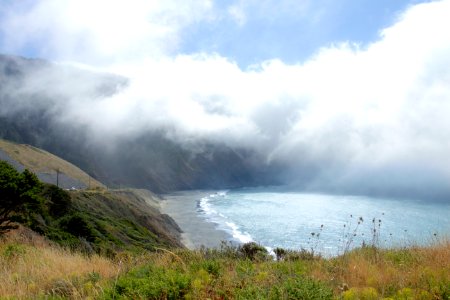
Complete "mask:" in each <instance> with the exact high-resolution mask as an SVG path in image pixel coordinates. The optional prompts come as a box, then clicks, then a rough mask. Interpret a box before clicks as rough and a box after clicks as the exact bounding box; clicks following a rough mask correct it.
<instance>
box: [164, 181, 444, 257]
mask: <svg viewBox="0 0 450 300" xmlns="http://www.w3.org/2000/svg"><path fill="white" fill-rule="evenodd" d="M188 198H189V199H190V202H189V201H186V199H188ZM168 199H169V204H168V206H169V209H168V210H167V213H168V214H169V215H171V216H172V217H174V219H175V221H177V222H178V223H179V225H180V226H181V228H182V229H183V230H185V233H186V239H187V240H190V242H191V248H194V247H198V246H199V245H200V244H202V245H205V246H215V245H217V243H218V241H217V238H219V237H220V239H222V240H223V239H227V240H230V241H233V242H237V243H246V242H250V241H254V242H257V243H259V244H261V245H263V246H265V247H267V248H268V249H269V250H270V249H274V248H276V247H282V248H286V249H297V250H298V249H302V248H303V249H307V250H313V251H315V252H316V253H321V254H322V255H325V256H332V255H338V254H340V253H343V252H344V251H347V250H350V249H352V248H354V247H357V246H361V245H362V244H363V243H364V244H366V245H376V246H380V247H392V246H394V247H401V246H410V245H423V244H429V243H431V242H433V241H436V240H440V239H442V238H445V237H446V238H448V237H449V234H450V203H435V202H427V201H420V200H408V199H387V198H372V197H364V196H343V195H325V194H308V193H300V192H288V191H280V190H279V189H270V188H258V189H240V190H229V191H196V192H185V193H177V194H176V196H175V195H172V196H169V197H168ZM187 203H190V204H187ZM170 206H172V208H170ZM174 207H177V208H176V209H174ZM177 211H178V215H177ZM174 213H175V214H174ZM180 213H181V214H184V213H188V214H189V213H190V214H191V215H189V216H185V218H184V219H183V218H181V219H180ZM194 219H195V220H194ZM180 221H181V222H180ZM192 222H194V223H195V222H197V224H196V225H194V226H192V224H189V223H192ZM202 222H203V223H202ZM180 223H181V224H180ZM202 224H203V225H202ZM202 226H204V227H208V226H209V227H208V228H210V229H211V228H213V230H215V231H217V232H218V233H221V234H219V235H218V236H216V235H215V234H213V233H212V231H211V230H209V231H208V230H207V231H204V228H202V230H199V229H200V227H202Z"/></svg>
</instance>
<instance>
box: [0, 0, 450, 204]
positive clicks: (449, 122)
mask: <svg viewBox="0 0 450 300" xmlns="http://www.w3.org/2000/svg"><path fill="white" fill-rule="evenodd" d="M28 2H29V1H24V2H23V4H2V6H3V7H2V9H3V12H4V16H3V18H2V20H1V21H0V23H1V24H0V27H1V28H2V29H1V30H2V32H3V35H4V38H3V41H2V42H3V43H4V45H7V49H9V51H10V53H15V51H18V50H20V49H23V48H24V47H26V46H27V45H28V44H29V43H30V41H34V42H36V44H41V47H36V49H34V51H35V52H36V53H37V55H39V56H41V57H43V58H45V57H52V58H54V59H53V60H54V61H55V63H56V64H58V65H60V66H76V67H77V68H82V69H88V70H90V71H95V72H108V73H110V74H115V75H117V76H120V78H124V79H123V81H120V82H119V83H120V84H117V85H116V86H114V87H109V88H108V89H107V90H108V91H106V92H105V90H101V91H98V86H101V83H99V82H95V81H93V80H94V79H93V78H94V77H89V78H74V76H73V75H71V74H70V72H69V73H68V74H65V75H64V74H61V73H57V74H55V73H52V72H51V71H48V70H47V71H45V69H44V71H40V73H39V74H34V73H33V75H32V76H31V75H30V76H28V77H27V79H26V80H25V81H24V82H21V84H20V85H18V86H14V87H7V88H6V87H3V89H5V88H6V89H11V91H10V93H14V94H15V95H19V94H20V93H29V92H30V91H33V90H38V89H41V90H42V91H43V92H45V93H47V94H51V95H53V96H55V95H57V96H59V97H56V98H59V99H60V100H59V101H60V102H58V103H56V104H55V103H54V104H52V105H53V106H52V107H53V109H55V110H57V113H55V114H54V118H57V119H58V121H59V122H67V123H71V124H79V126H84V127H86V128H87V130H88V132H89V135H90V136H91V137H92V139H93V140H96V141H99V140H100V141H101V142H103V143H112V142H113V141H115V140H117V139H120V138H121V137H130V136H136V137H137V136H139V135H140V134H142V133H143V132H148V131H156V130H160V129H164V130H165V132H166V133H167V136H168V137H169V138H170V139H173V140H174V141H176V142H177V143H180V144H181V145H183V147H186V148H189V147H194V146H195V144H196V143H195V141H208V142H211V143H224V144H226V145H227V146H229V147H232V148H246V149H250V150H253V151H255V152H256V153H259V154H260V155H261V156H262V157H264V161H261V163H262V164H272V163H277V164H281V165H283V166H284V167H285V172H283V174H277V176H281V178H282V179H283V182H284V183H286V184H290V185H291V186H293V187H297V188H300V189H302V190H307V191H318V192H337V193H356V194H367V195H372V194H375V195H382V196H387V197H396V196H404V195H410V196H417V197H427V198H436V199H440V200H444V201H448V199H450V156H449V153H450V85H449V82H450V55H449V53H450V36H449V35H448V28H450V24H449V23H450V19H449V18H448V16H449V15H450V1H434V2H429V3H424V4H418V5H414V6H411V7H410V8H408V9H407V10H406V11H405V12H403V13H402V14H400V15H399V16H398V19H397V20H396V22H395V23H394V24H392V25H391V26H390V27H387V28H384V29H383V30H381V31H380V34H379V38H378V39H377V40H376V41H374V42H372V43H369V44H364V45H359V44H354V43H352V42H351V41H344V42H341V43H336V44H333V45H324V47H323V48H321V49H318V50H317V52H316V53H315V54H314V55H313V56H311V57H310V58H309V59H307V60H304V61H299V62H298V63H295V64H288V63H285V62H283V61H282V60H281V59H278V58H274V59H272V60H267V61H262V62H260V63H257V64H253V65H249V66H240V65H238V64H237V63H236V62H234V61H233V60H232V59H229V58H227V57H224V56H222V55H221V54H219V53H195V54H180V53H177V51H176V49H177V45H178V43H179V42H180V40H181V39H182V36H183V30H184V28H186V27H187V26H189V25H190V24H192V23H193V22H196V21H198V20H199V19H202V18H203V19H204V18H214V14H212V13H210V12H211V11H212V10H213V9H214V5H213V4H212V3H211V2H210V1H192V2H191V3H189V4H186V5H185V6H183V7H179V6H177V5H178V4H177V3H175V2H174V1H173V2H172V1H167V2H166V1H164V4H162V2H151V1H136V3H135V4H136V5H134V6H132V7H133V9H130V7H131V5H129V6H127V7H126V8H125V7H122V6H121V5H119V4H112V3H110V2H108V1H106V2H105V1H98V2H97V3H99V4H98V7H97V6H94V7H89V9H88V8H87V7H85V8H84V9H83V5H91V4H88V1H86V2H85V1H80V3H82V5H80V6H77V7H78V8H77V10H74V7H75V6H74V5H75V2H76V1H52V0H44V1H39V3H38V4H33V5H31V4H30V3H31V2H30V3H28ZM21 3H22V2H21ZM77 3H78V2H77ZM149 3H151V4H149ZM8 5H9V6H8ZM27 5H28V6H29V7H27ZM105 5H107V6H108V7H109V8H108V9H107V10H105V9H104V7H105ZM11 6H13V7H11ZM6 8H8V9H10V10H9V11H8V13H5V10H6ZM86 12H89V13H86ZM100 16H101V18H100ZM119 18H120V19H121V20H123V21H122V22H117V19H119ZM44 41H45V47H44V46H43V45H42V43H43V42H44ZM81 45H83V47H81ZM62 76H67V81H65V82H66V83H65V84H64V85H62V86H61V85H58V86H55V85H54V84H53V83H54V82H55V80H56V79H55V78H58V80H60V79H61V78H62ZM125 78H126V79H125ZM80 87H83V88H82V90H80ZM3 92H5V90H3ZM53 96H52V97H53ZM44 98H45V97H44ZM36 101H45V99H41V100H36V99H32V100H24V102H17V101H16V102H14V104H12V103H10V104H9V105H8V106H3V107H1V108H0V113H1V114H3V115H4V114H8V113H11V112H12V111H14V110H15V111H17V110H21V109H25V108H28V107H36V106H39V103H36Z"/></svg>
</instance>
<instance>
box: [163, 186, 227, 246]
mask: <svg viewBox="0 0 450 300" xmlns="http://www.w3.org/2000/svg"><path fill="white" fill-rule="evenodd" d="M213 193H215V191H183V192H176V193H171V194H166V195H163V196H162V197H163V199H164V200H163V201H161V212H162V213H164V214H168V215H169V216H170V217H172V218H173V219H174V220H175V222H176V223H177V224H178V226H180V228H181V229H182V230H183V234H182V242H183V244H184V245H185V246H186V247H187V248H189V249H197V248H200V247H201V246H205V247H208V248H217V247H219V246H220V243H221V242H222V241H229V240H231V239H232V237H231V236H230V235H229V234H228V233H226V232H225V231H222V230H219V229H218V228H217V226H216V224H214V223H211V222H207V221H206V220H205V219H204V218H203V217H202V216H201V215H200V214H199V212H198V201H199V200H200V199H201V198H203V197H205V196H208V195H210V194H213Z"/></svg>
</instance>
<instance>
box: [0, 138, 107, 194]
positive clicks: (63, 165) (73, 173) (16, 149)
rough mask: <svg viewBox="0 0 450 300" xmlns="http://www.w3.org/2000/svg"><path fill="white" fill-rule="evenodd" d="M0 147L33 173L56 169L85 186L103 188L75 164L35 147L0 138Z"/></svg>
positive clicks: (54, 170) (53, 171) (50, 171)
mask: <svg viewBox="0 0 450 300" xmlns="http://www.w3.org/2000/svg"><path fill="white" fill-rule="evenodd" d="M0 149H1V150H3V151H5V152H6V153H7V154H8V155H9V156H10V157H11V158H12V159H14V160H15V161H17V162H19V163H20V164H22V165H23V166H25V167H26V168H27V169H29V170H30V171H32V172H34V173H52V174H54V173H55V172H56V170H60V172H62V173H64V174H66V175H67V176H69V177H71V178H74V179H76V180H79V181H81V182H83V183H84V184H85V185H86V186H89V185H90V186H91V187H92V188H105V186H104V185H103V184H102V183H100V182H98V181H97V180H95V179H93V178H90V179H89V175H88V174H86V173H85V172H83V171H82V170H81V169H80V168H78V167H76V166H75V165H73V164H71V163H69V162H67V161H65V160H63V159H61V158H59V157H57V156H55V155H53V154H51V153H49V152H47V151H44V150H41V149H38V148H36V147H33V146H30V145H25V144H16V143H11V142H7V141H5V140H2V139H0Z"/></svg>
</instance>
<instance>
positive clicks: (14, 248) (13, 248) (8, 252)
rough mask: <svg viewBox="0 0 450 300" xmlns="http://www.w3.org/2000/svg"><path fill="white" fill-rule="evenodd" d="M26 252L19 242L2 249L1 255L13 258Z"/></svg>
mask: <svg viewBox="0 0 450 300" xmlns="http://www.w3.org/2000/svg"><path fill="white" fill-rule="evenodd" d="M25 253H26V248H25V247H24V246H23V245H20V244H10V245H8V246H6V248H5V250H3V257H5V258H6V259H8V260H10V259H14V258H17V257H20V256H22V255H24V254H25Z"/></svg>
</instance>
